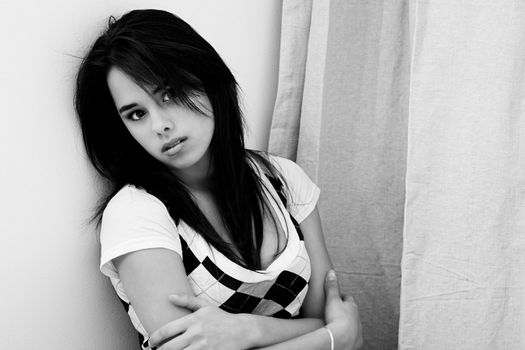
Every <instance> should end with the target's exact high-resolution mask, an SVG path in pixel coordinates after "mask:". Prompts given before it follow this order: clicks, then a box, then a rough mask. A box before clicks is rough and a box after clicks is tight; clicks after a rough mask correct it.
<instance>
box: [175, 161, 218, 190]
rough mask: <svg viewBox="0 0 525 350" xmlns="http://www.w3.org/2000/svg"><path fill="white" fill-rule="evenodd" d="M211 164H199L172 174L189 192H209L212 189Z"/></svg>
mask: <svg viewBox="0 0 525 350" xmlns="http://www.w3.org/2000/svg"><path fill="white" fill-rule="evenodd" d="M210 163H211V162H200V163H199V164H195V165H194V166H192V167H190V168H186V169H178V170H174V171H173V172H174V174H175V175H176V176H177V177H178V178H179V180H181V181H182V182H183V183H184V184H185V185H186V186H187V187H188V189H189V190H190V191H192V192H193V191H197V192H210V190H211V188H212V178H211V177H212V174H213V169H212V165H211V164H210Z"/></svg>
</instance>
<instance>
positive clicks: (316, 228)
mask: <svg viewBox="0 0 525 350" xmlns="http://www.w3.org/2000/svg"><path fill="white" fill-rule="evenodd" d="M107 83H108V87H109V90H110V92H111V95H112V97H113V101H114V103H115V106H116V108H117V110H119V111H120V115H121V119H122V122H123V123H124V126H125V127H126V128H127V129H128V131H129V132H130V134H131V135H132V136H133V137H134V138H135V140H137V142H138V143H139V144H140V145H141V146H142V147H143V148H144V149H145V150H146V151H147V152H148V153H149V154H150V155H151V156H152V157H154V158H156V159H157V160H159V161H160V162H162V163H163V164H165V165H166V166H168V168H169V169H170V170H171V171H172V172H173V173H174V174H175V175H176V176H177V177H178V178H179V179H181V180H182V181H183V182H184V183H185V184H186V185H187V187H188V189H189V191H190V192H191V193H192V194H193V196H194V198H195V201H196V203H197V205H198V206H199V208H201V210H202V211H203V213H204V215H205V216H206V217H207V218H208V220H209V221H210V223H211V224H212V225H213V226H214V228H215V229H216V230H217V232H218V233H219V234H220V235H221V236H222V237H223V239H225V240H226V241H229V237H228V233H227V230H226V229H225V227H224V225H223V223H222V220H221V218H220V216H219V214H218V209H217V206H216V205H215V201H214V198H213V196H212V195H211V192H210V175H211V174H212V172H213V169H211V167H210V151H209V145H210V142H211V139H212V137H213V131H214V119H213V114H212V112H211V106H210V103H209V100H208V98H207V97H206V96H205V95H202V94H201V95H198V96H195V97H194V102H195V103H196V104H197V105H198V106H199V107H200V108H201V109H202V110H204V111H207V113H206V115H204V114H202V113H199V112H198V111H193V110H191V109H189V108H187V107H185V106H180V105H178V104H177V103H175V101H173V100H172V99H171V98H170V96H169V94H167V93H166V92H165V91H157V89H156V87H153V86H152V87H146V89H142V88H141V87H140V86H138V85H137V84H136V83H135V82H134V80H133V79H132V78H131V77H129V76H128V75H126V74H125V73H124V72H122V71H121V70H119V69H116V68H112V69H111V70H110V71H109V73H108V76H107ZM178 137H184V138H185V141H184V142H183V143H182V144H181V145H179V146H177V152H176V154H172V155H170V154H166V153H165V152H163V151H162V146H163V145H164V144H165V143H166V142H168V141H170V140H173V139H175V138H178ZM267 219H269V218H267ZM300 227H301V230H302V232H303V235H304V237H305V246H306V249H307V251H308V254H309V256H310V260H311V266H312V275H311V280H310V285H309V291H308V294H307V296H306V298H305V301H304V303H303V308H302V311H303V314H304V316H305V318H304V319H294V320H281V319H274V318H271V317H265V316H257V315H250V314H229V313H227V312H225V311H222V310H221V309H219V308H217V307H212V306H210V305H207V307H202V308H199V309H195V308H192V307H189V306H188V305H185V304H184V303H182V304H180V303H179V304H178V303H176V302H173V300H172V301H171V302H170V300H169V298H168V296H169V295H171V294H179V295H188V296H190V297H191V296H193V292H192V290H191V287H190V285H189V283H188V280H187V277H186V273H185V270H184V265H183V263H182V259H181V257H180V256H179V255H178V254H176V253H175V252H173V251H170V250H167V249H161V248H159V249H145V250H139V251H135V252H132V253H128V254H125V255H123V256H121V257H118V258H116V259H114V261H113V262H114V264H115V266H116V267H117V269H118V271H119V276H120V279H121V281H122V283H123V285H124V287H125V290H126V294H127V295H128V297H129V299H130V301H131V304H132V305H133V306H134V309H135V311H136V313H137V315H138V316H139V318H140V320H141V322H142V324H143V325H144V327H145V329H146V330H147V332H148V333H149V334H152V333H153V332H154V331H155V330H157V329H160V328H161V327H162V326H165V325H167V324H172V322H177V321H180V320H182V321H180V322H185V321H188V320H191V328H190V327H189V326H188V327H186V328H185V331H184V333H183V334H182V335H180V336H177V337H175V338H169V339H168V338H164V339H160V340H158V342H165V344H164V345H163V347H162V349H163V350H164V349H166V350H168V349H184V348H187V349H225V348H227V349H232V350H234V349H246V348H253V347H264V346H272V345H276V344H279V343H283V342H287V341H298V340H296V339H299V338H301V337H302V336H305V335H307V334H310V333H311V332H315V331H316V330H318V329H319V328H320V327H322V326H323V325H324V321H323V316H324V317H325V318H326V316H329V315H325V314H324V313H325V311H326V310H328V306H329V303H328V300H329V299H326V298H325V279H324V277H325V276H326V274H327V272H328V270H330V269H331V266H332V265H331V262H330V259H329V256H328V252H327V250H326V247H325V244H324V238H323V234H322V229H321V221H320V218H319V213H318V210H317V208H316V209H315V210H314V211H313V212H312V213H311V214H310V215H309V216H308V217H307V218H306V219H305V220H304V221H303V222H301V223H300ZM277 233H278V235H276V234H275V233H274V232H268V233H267V232H265V236H264V237H263V244H262V248H261V261H262V262H263V263H264V265H263V266H267V265H269V264H270V263H271V257H272V256H273V254H274V252H275V249H276V247H277V239H283V235H284V233H283V232H282V230H280V231H278V232H277ZM276 236H278V237H276ZM333 299H334V298H332V299H330V300H333ZM334 300H335V299H334ZM339 300H340V302H341V303H343V301H342V300H341V299H340V298H339ZM331 304H334V302H332V303H331ZM191 305H193V304H191ZM191 305H190V306H191ZM333 309H335V308H333ZM202 310H204V311H202ZM356 312H357V311H356ZM203 313H206V315H207V316H208V317H201V316H202V314H203ZM332 314H334V315H336V316H333V318H335V319H340V318H342V319H348V315H344V317H343V316H341V315H340V313H338V311H337V310H335V311H334V312H332ZM212 315H213V317H212ZM345 317H346V318H345ZM357 319H358V316H357ZM185 324H186V325H187V324H188V323H185ZM335 329H336V330H337V332H336V333H337V337H338V338H340V339H339V340H340V343H341V344H343V340H345V341H344V343H345V344H346V343H347V340H346V338H347V334H349V330H352V329H357V325H356V324H355V322H353V323H343V322H337V323H336V325H335ZM324 331H326V330H324ZM318 336H319V335H318ZM171 337H173V335H171ZM299 341H300V339H299ZM303 341H304V339H303ZM306 343H310V344H315V342H312V341H311V340H308V339H307V341H306ZM283 344H284V343H283ZM288 345H290V344H288ZM303 345H304V344H303ZM303 348H304V349H309V348H310V347H304V346H303ZM312 349H319V347H317V348H315V347H312Z"/></svg>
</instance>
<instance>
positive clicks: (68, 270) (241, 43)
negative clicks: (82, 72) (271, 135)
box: [0, 0, 282, 350]
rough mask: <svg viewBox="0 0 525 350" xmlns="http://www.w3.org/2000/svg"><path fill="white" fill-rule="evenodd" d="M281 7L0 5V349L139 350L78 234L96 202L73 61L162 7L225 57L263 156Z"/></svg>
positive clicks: (87, 237) (263, 2) (88, 241)
mask: <svg viewBox="0 0 525 350" xmlns="http://www.w3.org/2000/svg"><path fill="white" fill-rule="evenodd" d="M281 2H282V0H252V1H246V0H221V1H213V0H209V1H204V0H177V1H176V0H171V1H167V0H166V1H137V0H134V1H131V0H118V1H107V0H90V1H80V0H52V1H37V0H34V1H27V0H26V1H16V0H7V1H6V0H3V1H1V2H0V42H1V43H2V46H1V49H0V50H1V51H0V82H1V84H0V89H1V91H0V96H1V97H0V98H1V104H0V106H1V110H2V113H1V117H0V118H1V119H0V120H1V124H0V142H1V144H0V162H1V163H0V164H1V165H0V198H1V199H0V212H1V218H0V234H1V236H0V237H1V242H0V278H1V283H2V284H1V293H0V315H1V316H0V340H1V346H0V347H1V348H2V349H17V350H25V349H35V348H38V349H59V350H61V349H68V350H70V349H100V350H106V349H107V350H119V349H122V350H129V349H134V348H135V347H136V344H137V342H136V339H137V338H136V334H135V333H134V332H133V331H132V330H131V328H130V326H129V324H128V320H127V318H126V315H125V313H124V310H123V308H122V307H121V306H120V304H119V302H118V301H117V298H116V296H115V295H114V293H113V291H112V289H111V287H110V285H109V283H108V281H107V280H106V279H105V278H103V276H102V275H101V274H100V273H99V272H98V267H97V265H98V254H99V253H98V243H97V239H96V233H95V232H94V229H93V227H91V226H89V225H87V224H86V220H87V218H88V216H89V215H90V212H89V210H90V208H92V207H93V205H94V203H95V200H96V198H97V188H99V185H98V182H97V179H96V177H95V175H94V173H93V171H92V169H91V168H90V166H89V165H88V164H87V162H86V159H85V156H84V149H83V146H82V144H81V140H80V133H79V130H78V126H77V124H76V119H75V115H74V110H73V106H72V94H73V86H74V76H75V71H76V67H77V65H78V63H79V61H78V59H76V58H74V57H73V56H75V55H76V56H81V55H82V54H83V53H84V52H85V49H86V48H87V46H88V45H89V44H90V42H91V40H92V39H93V38H95V36H96V35H97V34H98V33H99V31H100V30H101V29H103V27H104V25H105V23H106V21H107V17H108V16H109V15H111V14H113V15H120V14H122V13H124V12H126V11H128V10H130V9H132V8H145V7H154V8H163V9H167V10H170V11H172V12H174V13H176V14H178V15H179V16H181V17H182V18H183V19H185V20H187V21H188V22H189V23H190V24H192V25H193V26H194V28H195V29H197V31H199V32H200V33H201V34H202V35H203V36H204V37H205V38H207V39H208V40H209V41H210V42H211V44H212V45H213V46H214V47H215V48H216V49H217V51H218V52H219V54H221V55H222V57H223V58H224V60H225V61H226V62H227V64H228V65H229V66H230V68H231V69H232V70H233V72H234V74H235V75H236V77H237V79H238V81H239V84H240V85H241V88H242V89H243V91H244V104H245V112H246V116H247V120H248V126H249V128H250V131H251V132H250V134H249V135H248V139H247V145H248V146H249V147H253V148H259V149H265V148H266V144H267V134H268V128H269V121H270V120H269V118H270V115H271V113H272V110H273V101H274V97H275V90H276V83H277V68H278V67H277V65H278V48H279V32H280V11H281Z"/></svg>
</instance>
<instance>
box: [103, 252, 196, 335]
mask: <svg viewBox="0 0 525 350" xmlns="http://www.w3.org/2000/svg"><path fill="white" fill-rule="evenodd" d="M113 263H114V264H115V267H116V268H117V270H118V272H119V277H120V280H121V282H122V284H123V285H124V290H125V291H126V295H127V296H128V298H129V301H130V303H131V305H133V308H134V310H135V312H136V313H137V316H138V317H139V319H140V321H141V323H142V325H143V326H144V328H145V329H146V331H147V332H148V334H151V333H152V332H153V331H155V330H156V329H158V328H159V327H161V326H162V325H164V324H166V323H168V322H170V321H173V320H176V319H178V318H180V317H182V316H184V315H187V314H189V313H190V311H189V310H187V309H185V308H181V307H179V306H176V305H173V304H172V303H170V302H169V300H168V298H167V296H168V295H169V294H172V293H191V294H192V293H193V292H192V290H191V287H190V285H189V283H188V280H187V277H186V272H185V270H184V265H183V263H182V258H181V257H180V255H178V254H177V253H175V252H174V251H171V250H168V249H163V248H155V249H143V250H138V251H134V252H131V253H128V254H125V255H123V256H120V257H118V258H115V259H113Z"/></svg>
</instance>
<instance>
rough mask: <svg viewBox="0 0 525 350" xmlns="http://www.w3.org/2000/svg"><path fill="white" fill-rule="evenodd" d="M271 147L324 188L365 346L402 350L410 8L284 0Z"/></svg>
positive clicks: (338, 258) (331, 238) (336, 257)
mask: <svg viewBox="0 0 525 350" xmlns="http://www.w3.org/2000/svg"><path fill="white" fill-rule="evenodd" d="M282 16H283V17H282V34H281V60H280V71H279V86H278V93H277V101H276V105H275V111H274V115H273V120H272V128H271V131H270V145H269V151H270V152H273V153H276V154H279V155H281V156H286V157H290V158H291V159H293V160H296V161H297V163H298V164H299V165H300V166H301V167H302V168H303V169H304V170H305V171H306V172H307V173H308V175H309V176H310V177H311V178H312V179H314V181H315V182H316V183H318V184H319V186H320V187H321V188H323V196H322V197H321V199H320V202H319V211H320V213H321V217H322V220H323V231H324V234H325V240H326V242H327V246H328V250H329V253H330V256H331V258H332V261H333V263H334V266H335V268H336V271H337V272H338V275H339V280H340V282H341V287H342V289H343V292H344V293H346V294H351V295H353V296H354V297H355V299H356V301H357V303H358V305H359V310H360V315H361V319H362V322H363V335H364V341H365V345H364V348H365V349H378V350H379V349H381V350H382V349H395V348H396V346H397V330H398V318H399V293H400V283H401V282H400V279H401V278H400V261H401V248H402V231H403V209H404V199H405V196H404V183H405V171H406V167H405V164H406V144H407V120H408V89H409V71H410V57H409V42H410V37H409V33H410V32H409V29H410V27H409V4H408V0H405V1H401V0H396V1H357V0H331V1H323V0H308V1H306V0H284V1H283V14H282Z"/></svg>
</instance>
